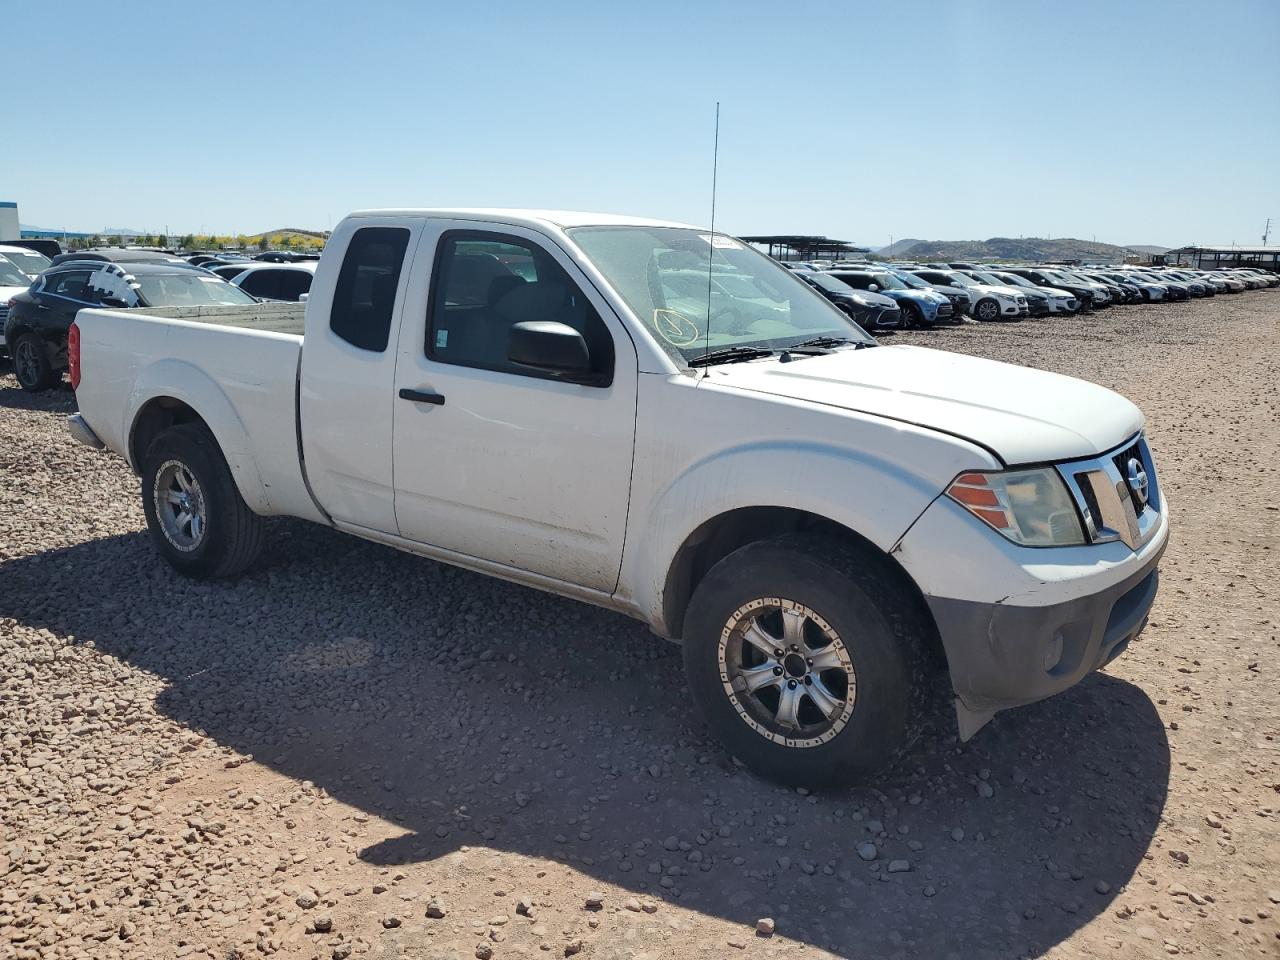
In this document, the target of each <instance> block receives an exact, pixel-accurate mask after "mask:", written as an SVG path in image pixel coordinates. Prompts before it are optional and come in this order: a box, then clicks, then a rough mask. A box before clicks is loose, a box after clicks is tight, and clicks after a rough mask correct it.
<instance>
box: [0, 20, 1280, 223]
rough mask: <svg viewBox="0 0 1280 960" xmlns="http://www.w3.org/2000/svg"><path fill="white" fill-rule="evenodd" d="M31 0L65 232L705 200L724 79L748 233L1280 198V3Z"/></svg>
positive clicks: (48, 197) (9, 53) (26, 201)
mask: <svg viewBox="0 0 1280 960" xmlns="http://www.w3.org/2000/svg"><path fill="white" fill-rule="evenodd" d="M0 19H3V21H4V26H5V29H4V34H5V40H4V49H5V63H6V69H5V74H6V76H7V77H9V82H8V83H7V84H6V89H7V91H8V93H9V102H8V110H6V111H5V113H6V114H7V115H8V119H9V124H8V125H7V128H6V136H5V138H4V139H5V147H4V149H0V199H7V200H16V201H18V203H19V207H20V209H21V212H22V220H23V222H25V223H30V224H35V225H39V226H47V227H58V228H65V229H101V228H102V227H104V226H123V227H135V228H141V229H145V230H157V231H158V230H161V229H163V228H164V227H166V226H168V228H169V230H170V231H171V232H175V233H177V232H185V231H194V230H200V229H204V230H207V231H217V232H224V233H225V232H234V231H241V232H246V233H249V232H256V231H259V230H263V229H267V228H274V227H279V226H286V225H288V226H299V227H312V228H324V227H327V226H329V225H330V224H331V223H333V222H336V221H337V220H338V219H339V218H340V217H341V216H342V215H343V214H344V213H345V212H347V211H348V210H351V209H356V208H361V207H377V206H410V205H412V206H419V205H423V206H426V205H434V206H528V207H557V208H571V209H587V210H604V211H613V212H622V213H634V214H642V215H649V216H658V217H666V218H672V219H677V220H685V221H693V222H696V223H701V224H705V223H706V221H707V219H708V214H709V209H710V186H711V183H710V181H711V177H710V168H711V145H712V119H713V114H714V105H715V102H716V101H717V100H719V101H720V102H721V134H720V178H719V206H718V222H717V227H720V228H722V229H724V230H726V231H729V232H732V233H748V234H750V233H772V232H791V233H821V234H826V235H828V236H834V237H838V238H840V239H848V240H854V241H858V242H861V243H866V244H871V245H876V246H878V245H881V244H884V243H888V241H889V237H890V236H894V237H899V238H900V237H918V238H924V239H982V238H986V237H989V236H1046V235H1048V236H1054V237H1061V236H1076V237H1083V238H1086V239H1087V238H1090V237H1092V236H1095V235H1096V237H1097V238H1098V239H1099V240H1107V241H1110V242H1116V243H1159V244H1165V245H1176V244H1182V243H1192V242H1194V243H1212V242H1230V241H1236V242H1247V243H1257V242H1258V241H1259V239H1260V235H1261V233H1262V227H1263V222H1264V220H1265V219H1266V218H1267V217H1268V216H1272V217H1275V218H1277V221H1280V186H1278V180H1280V178H1278V177H1277V169H1278V164H1277V160H1278V157H1280V100H1278V99H1277V92H1278V91H1280V3H1277V2H1275V0H1258V2H1251V0H1218V2H1216V3H1207V2H1197V3H1179V2H1126V3H1110V2H1102V3H1094V2H1073V3H1070V4H1050V3H1040V2H1025V0H1024V2H995V0H992V2H977V0H974V2H951V3H947V2H915V3H909V4H907V3H891V4H890V3H886V4H878V3H833V4H826V5H822V4H809V5H798V4H791V3H783V2H774V3H757V2H751V0H739V2H725V3H717V2H695V0H684V2H677V3H670V2H666V0H645V2H644V3H625V4H621V3H619V4H614V3H607V2H606V3H600V2H598V0H597V2H592V3H585V2H584V3H576V4H569V3H559V2H555V0H538V2H537V3H530V2H524V3H508V2H503V0H492V2H488V3H483V4H480V3H449V4H435V3H408V2H406V3H390V2H385V3H384V2H375V0H359V2H355V0H342V2H330V0H313V2H309V3H306V4H292V3H283V2H272V0H260V2H258V3H255V4H250V5H244V4H230V5H220V4H188V3H184V4H160V3H147V2H141V0H140V2H135V3H128V4H109V5H103V4H102V3H100V2H96V3H82V2H80V0H60V2H58V3H56V4H39V3H22V4H5V6H4V11H3V17H2V18H0ZM20 79H21V83H19V80H20ZM15 146H16V147H18V148H19V149H15V148H14V147H15ZM1276 234H1277V235H1280V230H1277V231H1276Z"/></svg>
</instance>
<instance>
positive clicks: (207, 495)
mask: <svg viewBox="0 0 1280 960" xmlns="http://www.w3.org/2000/svg"><path fill="white" fill-rule="evenodd" d="M142 509H143V512H144V513H145V514H146V517H147V527H148V529H149V530H150V532H151V540H152V542H153V543H154V544H155V545H156V548H157V549H158V550H159V551H160V554H161V556H163V557H164V558H165V560H166V561H168V563H169V565H170V566H172V567H173V568H174V569H175V570H177V571H178V572H179V573H182V574H185V575H186V576H189V577H197V578H200V579H206V578H216V577H230V576H234V575H235V574H237V573H240V572H241V571H243V570H244V569H245V568H247V567H248V566H249V565H250V564H252V563H253V561H254V560H255V559H256V558H257V555H258V552H259V550H260V549H261V545H262V519H261V518H260V517H259V516H258V515H257V514H255V513H254V512H253V511H252V510H250V509H249V508H248V506H246V505H245V502H244V500H243V499H242V498H241V496H240V491H239V490H237V489H236V485H235V481H234V480H233V479H232V477H231V470H230V468H229V467H228V466H227V462H226V460H225V459H224V458H223V456H222V452H221V451H220V450H219V449H218V443H217V441H216V440H215V439H214V437H213V435H212V434H211V433H210V432H209V431H208V429H207V428H206V427H204V426H203V425H202V424H195V423H184V424H180V425H178V426H176V427H170V428H169V429H168V430H165V431H164V432H163V433H161V434H160V435H159V436H157V437H156V438H155V440H154V441H152V443H151V446H150V447H149V448H148V450H147V453H146V456H145V458H144V463H143V469H142Z"/></svg>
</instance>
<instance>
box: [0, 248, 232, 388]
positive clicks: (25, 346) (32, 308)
mask: <svg viewBox="0 0 1280 960" xmlns="http://www.w3.org/2000/svg"><path fill="white" fill-rule="evenodd" d="M248 303H257V301H256V300H255V299H254V298H253V297H251V296H249V294H247V293H245V292H244V291H243V290H241V289H240V288H239V287H237V286H235V285H234V284H230V283H227V282H226V281H225V280H223V279H221V278H220V277H215V276H213V275H212V274H210V273H208V272H206V271H204V270H193V269H192V268H191V267H190V266H189V265H187V264H183V265H182V266H173V265H170V264H153V263H129V264H119V263H109V262H106V261H103V260H67V261H64V262H63V263H60V264H58V265H57V266H55V267H50V268H49V269H48V270H46V271H45V272H44V273H42V274H40V276H39V277H37V278H36V280H35V282H33V283H32V284H31V286H30V288H29V289H28V290H27V291H26V292H25V293H19V294H18V295H17V296H15V297H13V298H12V299H11V300H10V301H9V316H8V318H7V319H6V320H5V328H4V335H5V342H6V343H7V344H8V345H9V355H10V356H11V357H12V358H13V372H14V375H15V376H16V377H17V378H18V385H19V386H21V387H22V389H23V390H33V391H34V390H47V389H49V388H50V387H52V386H53V385H54V384H55V383H57V382H58V380H59V379H60V377H61V375H62V371H63V370H64V369H65V368H66V366H67V331H68V330H70V329H71V323H72V321H73V320H75V318H76V314H77V313H78V312H79V311H81V310H83V309H84V308H85V307H185V306H216V305H223V306H226V305H234V304H248Z"/></svg>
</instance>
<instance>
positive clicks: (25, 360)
mask: <svg viewBox="0 0 1280 960" xmlns="http://www.w3.org/2000/svg"><path fill="white" fill-rule="evenodd" d="M10 361H11V363H12V364H13V375H14V376H15V377H17V378H18V386H20V387H22V389H23V390H26V391H28V392H29V393H39V392H40V391H41V390H48V389H49V388H50V387H52V386H53V385H54V384H55V383H57V381H58V377H59V373H60V371H58V370H55V369H54V368H53V364H52V363H50V362H49V351H48V350H46V349H45V347H44V341H43V340H41V339H40V338H39V337H38V336H36V335H35V334H34V333H24V334H22V335H21V336H19V337H18V339H17V341H16V342H15V343H14V344H13V346H12V347H11V348H10Z"/></svg>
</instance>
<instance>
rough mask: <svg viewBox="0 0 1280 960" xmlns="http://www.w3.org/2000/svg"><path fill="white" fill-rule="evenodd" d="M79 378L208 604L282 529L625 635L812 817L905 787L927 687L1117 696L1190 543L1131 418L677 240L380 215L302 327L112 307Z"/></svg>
mask: <svg viewBox="0 0 1280 960" xmlns="http://www.w3.org/2000/svg"><path fill="white" fill-rule="evenodd" d="M698 278H702V279H701V281H700V282H699V281H698ZM713 278H714V283H713V282H712V279H713ZM69 361H70V367H71V377H72V383H73V386H74V387H75V390H76V399H77V401H78V404H79V410H80V412H79V413H78V414H77V415H75V416H73V417H72V418H71V421H70V429H71V432H72V433H73V434H74V435H75V436H76V437H77V438H78V439H80V440H81V441H83V442H85V443H87V444H89V445H91V446H94V447H99V448H100V447H103V446H105V447H107V448H109V449H110V450H112V451H114V452H115V453H117V454H119V455H120V456H121V457H124V458H125V459H126V460H127V461H128V462H129V464H130V466H132V467H133V469H134V470H135V471H136V472H137V473H139V474H140V475H141V477H142V502H143V506H144V508H145V511H146V517H147V522H148V525H149V527H150V530H151V535H152V538H153V540H154V542H155V545H156V547H157V549H158V550H159V552H160V553H161V554H162V555H163V556H164V558H165V559H166V560H167V561H168V562H169V563H170V564H172V565H173V566H174V567H175V568H176V569H177V570H178V571H180V572H181V573H184V574H188V575H192V576H200V577H226V576H231V575H234V574H237V573H239V572H241V571H242V570H244V569H245V568H246V567H248V566H249V565H250V564H251V563H252V562H253V560H254V556H255V554H256V553H257V550H258V547H259V543H260V540H261V531H262V524H261V518H262V517H264V516H270V515H280V514H284V515H290V516H295V517H304V518H306V519H308V520H313V521H315V522H317V523H324V524H330V525H332V526H334V527H336V528H338V529H339V530H343V531H346V532H348V533H352V534H355V535H356V536H359V537H364V538H366V539H369V540H374V541H377V542H380V543H384V544H389V545H391V546H394V547H398V548H400V549H402V550H407V551H411V552H413V553H417V554H421V555H423V556H426V557H431V558H434V559H436V560H443V561H446V562H449V563H455V564H459V565H461V566H465V567H469V568H471V569H474V570H480V571H483V572H485V573H489V574H493V575H495V576H499V577H505V578H508V579H510V580H515V581H518V582H520V583H524V584H528V585H530V586H533V587H538V588H541V589H544V590H549V591H551V592H553V593H558V594H562V595H565V596H568V597H575V598H577V599H579V600H585V601H587V602H589V603H595V604H599V605H601V606H604V607H609V608H611V609H614V610H618V611H621V612H623V613H626V614H629V615H631V616H633V617H636V618H639V619H640V620H642V621H644V622H646V623H648V624H649V625H650V627H651V628H652V629H653V630H654V631H656V632H657V633H658V634H660V635H661V636H663V637H667V638H670V639H672V640H679V641H681V642H682V643H683V645H684V651H685V664H686V669H687V674H688V681H689V686H690V689H691V692H692V696H693V700H694V701H695V702H697V704H698V705H699V707H700V708H701V710H702V712H703V713H704V715H705V718H706V720H707V722H708V723H709V725H710V726H711V727H712V728H713V729H714V730H715V732H716V733H717V734H718V735H719V736H720V737H721V738H722V740H723V741H724V743H725V744H726V746H727V747H728V749H729V750H731V751H732V752H733V753H734V754H735V755H737V756H738V757H740V758H741V759H742V760H743V761H744V762H746V763H747V764H749V765H750V766H752V767H753V768H755V769H756V770H758V771H761V772H762V773H764V774H766V775H769V776H772V777H774V778H778V779H781V780H784V781H788V782H792V783H800V784H810V785H812V784H816V783H822V782H831V781H841V780H843V781H848V780H851V779H854V778H858V777H862V776H865V775H866V774H868V773H869V772H871V771H873V770H875V769H876V768H878V767H879V766H881V765H883V764H884V763H885V762H887V761H889V760H890V759H892V758H893V757H894V756H895V755H897V754H898V753H900V752H901V751H902V750H903V748H904V747H905V746H906V745H907V744H909V742H910V741H911V739H912V737H913V734H914V731H915V730H917V729H918V725H917V724H916V718H917V716H918V715H919V711H920V710H921V708H922V706H923V705H924V704H923V700H924V697H925V694H926V691H928V690H937V689H938V688H939V685H938V684H936V683H931V682H930V681H929V671H930V670H931V669H933V670H935V673H936V672H940V671H942V670H945V671H946V672H947V673H948V674H949V679H950V686H951V688H952V689H953V691H954V697H955V707H956V715H957V719H958V722H959V731H960V735H961V737H962V738H965V739H967V738H968V737H970V736H972V735H973V733H974V732H975V731H976V730H977V729H978V728H979V727H981V726H982V724H983V723H985V722H986V721H987V720H988V719H990V717H991V715H992V714H993V713H994V712H995V711H997V710H1001V709H1005V708H1008V707H1013V706H1017V705H1019V704H1025V703H1029V702H1031V701H1035V700H1039V699H1041V698H1044V697H1047V696H1050V695H1052V694H1054V693H1057V692H1059V691H1061V690H1063V689H1065V688H1067V687H1069V686H1071V685H1072V684H1074V683H1076V682H1077V681H1079V680H1080V679H1081V678H1083V677H1084V676H1085V675H1086V674H1088V673H1089V672H1090V671H1092V670H1095V669H1097V668H1099V667H1101V666H1102V665H1103V664H1105V663H1107V662H1108V661H1109V660H1111V659H1112V658H1113V657H1115V656H1117V655H1118V654H1119V653H1120V652H1121V651H1122V650H1123V649H1124V648H1125V646H1126V645H1127V644H1128V643H1129V641H1130V640H1132V639H1133V638H1134V637H1135V636H1136V635H1137V634H1138V632H1139V631H1140V630H1141V629H1142V627H1143V625H1144V624H1145V622H1146V617H1147V611H1148V610H1149V608H1150V606H1151V604H1152V601H1153V599H1154V597H1155V593H1156V586H1157V579H1158V574H1157V570H1156V566H1157V563H1158V561H1159V559H1160V555H1161V553H1162V552H1163V550H1164V547H1165V543H1166V541H1167V539H1168V522H1167V514H1166V509H1165V505H1164V502H1163V500H1162V498H1161V495H1160V490H1159V487H1158V485H1157V483H1156V475H1155V471H1154V469H1153V465H1152V460H1151V453H1150V450H1149V449H1148V447H1147V444H1146V442H1145V440H1144V439H1143V426H1144V421H1143V417H1142V414H1141V413H1140V412H1139V410H1138V409H1137V408H1136V407H1135V406H1134V405H1133V404H1132V403H1130V402H1128V401H1127V400H1125V399H1123V398H1122V397H1120V396H1118V395H1117V394H1115V393H1112V392H1111V391H1109V390H1106V389H1103V388H1102V387H1099V386H1095V385H1093V384H1090V383H1085V382H1083V381H1080V380H1074V379H1070V378H1067V377H1062V376H1057V375H1054V374H1050V373H1044V372H1040V371H1036V370H1030V369H1025V368H1021V367H1015V366H1009V365H1006V364H1001V363H995V362H991V361H985V360H980V359H974V358H970V357H965V356H961V355H957V354H953V353H945V352H940V351H934V350H928V349H923V348H918V347H911V346H879V345H877V344H876V343H875V341H873V340H872V339H871V338H870V337H868V336H867V335H866V334H864V333H863V332H862V331H861V330H860V329H859V328H858V327H857V326H856V325H855V324H854V323H853V322H852V321H850V320H849V319H848V318H847V317H846V316H845V315H844V314H842V313H841V312H840V311H838V310H837V309H835V308H834V307H833V306H831V305H830V304H829V303H828V302H827V301H826V300H825V299H823V298H822V297H820V296H819V295H818V294H816V293H815V292H814V291H812V290H811V289H809V287H807V286H806V285H805V284H803V283H801V282H800V281H798V280H796V279H795V278H794V277H792V276H791V275H790V274H789V273H788V271H786V270H784V269H783V268H782V267H780V266H779V265H778V264H776V263H774V262H773V261H772V260H770V259H768V258H767V257H765V256H763V255H762V254H760V253H758V252H757V251H755V250H753V249H751V248H750V247H748V246H747V245H745V244H743V243H741V242H739V241H737V240H734V239H732V238H730V237H727V236H723V235H720V234H714V235H713V234H712V233H710V232H709V231H707V230H701V229H697V228H694V227H689V226H684V225H681V224H674V223H666V222H659V221H653V220H643V219H636V218H629V217H618V216H606V215H597V214H582V213H558V212H547V211H516V210H381V211H369V212H363V213H356V214H353V215H351V216H350V217H348V218H346V219H345V220H343V221H342V223H341V224H340V225H339V226H338V228H337V229H336V230H335V231H334V233H333V236H332V239H331V240H330V241H329V244H328V246H327V248H326V250H325V253H324V255H323V258H322V259H321V261H320V264H319V268H318V269H317V271H316V275H315V282H314V285H313V286H312V288H311V294H310V299H309V300H308V301H307V302H306V303H305V304H298V305H292V304H290V305H278V304H275V305H261V306H260V307H227V308H216V307H215V308H199V309H188V310H181V309H134V310H124V309H119V310H112V309H101V310H99V309H86V310H83V311H81V312H80V314H79V315H78V318H77V320H76V323H75V327H74V329H73V332H72V334H71V338H70V345H69ZM583 642H584V643H587V642H590V639H589V638H586V637H584V638H583Z"/></svg>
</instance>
